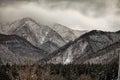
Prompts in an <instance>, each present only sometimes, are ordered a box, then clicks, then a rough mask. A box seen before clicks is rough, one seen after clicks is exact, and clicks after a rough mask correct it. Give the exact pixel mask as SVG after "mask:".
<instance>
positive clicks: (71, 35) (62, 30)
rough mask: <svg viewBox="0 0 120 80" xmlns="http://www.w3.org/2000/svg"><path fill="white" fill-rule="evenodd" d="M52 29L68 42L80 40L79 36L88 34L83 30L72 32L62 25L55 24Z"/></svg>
mask: <svg viewBox="0 0 120 80" xmlns="http://www.w3.org/2000/svg"><path fill="white" fill-rule="evenodd" d="M50 27H51V28H52V29H53V30H55V31H56V32H58V33H59V34H60V35H61V36H62V37H63V39H64V40H65V41H66V42H69V41H74V40H75V39H76V38H78V37H79V36H81V35H82V34H85V33H86V32H87V31H85V30H81V31H80V30H72V29H70V28H68V27H66V26H63V25H61V24H53V25H51V26H50Z"/></svg>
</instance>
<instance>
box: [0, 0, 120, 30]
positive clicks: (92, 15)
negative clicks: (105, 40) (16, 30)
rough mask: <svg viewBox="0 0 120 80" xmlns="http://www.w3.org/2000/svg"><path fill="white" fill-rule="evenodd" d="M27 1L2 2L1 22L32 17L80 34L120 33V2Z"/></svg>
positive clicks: (0, 7) (107, 0)
mask: <svg viewBox="0 0 120 80" xmlns="http://www.w3.org/2000/svg"><path fill="white" fill-rule="evenodd" d="M23 1H24V0H23ZM23 1H22V0H16V1H15V0H14V2H13V1H10V0H8V1H7V0H3V1H0V22H1V23H3V22H12V21H15V20H18V19H21V18H23V17H31V18H33V19H35V20H36V21H37V22H39V23H40V24H52V23H59V24H62V25H65V26H67V27H69V28H72V29H76V30H93V29H98V30H104V31H117V30H120V16H119V12H120V11H119V6H118V5H119V0H40V1H39V0H36V1H35V0H33V1H32V0H31V1H30V0H26V2H25V1H24V2H23Z"/></svg>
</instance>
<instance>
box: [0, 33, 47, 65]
mask: <svg viewBox="0 0 120 80" xmlns="http://www.w3.org/2000/svg"><path fill="white" fill-rule="evenodd" d="M46 55H47V52H46V51H44V50H42V49H39V48H37V47H35V46H33V45H32V44H31V43H30V42H28V41H27V40H26V39H24V38H21V37H19V36H16V35H3V34H0V59H1V60H2V63H4V64H5V63H22V62H24V61H29V60H33V61H37V60H39V59H42V58H44V57H46Z"/></svg>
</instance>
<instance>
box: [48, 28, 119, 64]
mask: <svg viewBox="0 0 120 80" xmlns="http://www.w3.org/2000/svg"><path fill="white" fill-rule="evenodd" d="M119 40H120V33H119V32H103V31H96V30H94V31H91V32H88V33H86V34H84V35H82V36H81V37H79V38H78V39H76V40H75V41H73V42H71V43H68V45H67V47H66V45H65V46H64V48H62V49H61V50H58V51H56V52H54V54H53V55H50V56H51V58H50V59H49V60H48V63H55V64H57V63H62V64H68V63H77V64H80V63H86V62H85V61H87V60H90V59H91V57H94V58H97V57H95V56H94V55H99V53H100V54H101V53H102V52H98V51H99V50H102V49H104V48H106V47H108V46H110V45H112V44H114V43H115V42H118V41H119ZM117 49H118V48H117ZM112 51H114V50H112ZM112 51H111V52H110V53H111V55H112V54H114V53H112ZM107 55H108V53H107V52H104V54H102V57H103V58H100V59H99V61H102V62H104V59H105V57H106V56H107ZM111 55H110V56H109V55H108V56H107V57H109V58H107V59H108V60H107V61H106V62H109V60H110V59H111V58H110V57H112V56H111ZM116 56H117V52H116V53H115V57H116ZM94 58H93V59H94ZM95 60H96V59H94V60H93V61H92V59H91V63H96V62H94V61H95ZM104 63H105V62H104Z"/></svg>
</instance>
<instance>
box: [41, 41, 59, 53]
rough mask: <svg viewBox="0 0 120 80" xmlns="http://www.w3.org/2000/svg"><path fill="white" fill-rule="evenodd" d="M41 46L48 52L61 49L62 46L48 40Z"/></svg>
mask: <svg viewBox="0 0 120 80" xmlns="http://www.w3.org/2000/svg"><path fill="white" fill-rule="evenodd" d="M40 48H41V49H43V50H45V51H46V52H49V53H52V52H54V51H55V50H57V49H59V48H60V47H59V46H58V45H56V44H55V43H52V42H50V41H47V42H45V43H43V44H42V45H41V46H40Z"/></svg>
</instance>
